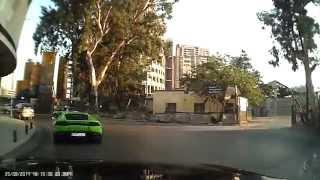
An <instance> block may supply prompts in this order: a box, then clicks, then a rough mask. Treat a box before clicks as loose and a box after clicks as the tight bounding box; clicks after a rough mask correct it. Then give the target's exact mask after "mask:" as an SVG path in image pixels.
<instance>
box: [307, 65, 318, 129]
mask: <svg viewBox="0 0 320 180" xmlns="http://www.w3.org/2000/svg"><path fill="white" fill-rule="evenodd" d="M304 69H305V78H306V120H307V121H309V122H312V124H314V125H316V124H315V123H316V121H317V119H316V114H315V112H317V109H316V108H317V107H316V102H315V94H314V87H313V84H312V77H311V74H312V71H311V68H310V66H309V63H305V64H304Z"/></svg>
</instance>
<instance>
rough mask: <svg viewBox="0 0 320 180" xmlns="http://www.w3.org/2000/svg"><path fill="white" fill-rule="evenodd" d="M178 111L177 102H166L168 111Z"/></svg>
mask: <svg viewBox="0 0 320 180" xmlns="http://www.w3.org/2000/svg"><path fill="white" fill-rule="evenodd" d="M175 112H177V104H176V103H166V113H175Z"/></svg>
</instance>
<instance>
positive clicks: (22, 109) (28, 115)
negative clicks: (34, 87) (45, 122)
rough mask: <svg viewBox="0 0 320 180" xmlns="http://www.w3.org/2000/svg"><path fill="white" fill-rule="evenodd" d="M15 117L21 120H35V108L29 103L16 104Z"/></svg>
mask: <svg viewBox="0 0 320 180" xmlns="http://www.w3.org/2000/svg"><path fill="white" fill-rule="evenodd" d="M13 112H14V113H13V115H14V118H17V119H21V120H33V119H34V109H33V107H32V105H31V104H29V103H19V104H17V105H16V106H15V109H14V111H13Z"/></svg>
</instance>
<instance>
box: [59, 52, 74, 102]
mask: <svg viewBox="0 0 320 180" xmlns="http://www.w3.org/2000/svg"><path fill="white" fill-rule="evenodd" d="M72 84H73V81H72V61H70V60H69V61H68V60H67V59H65V58H61V59H60V62H59V69H58V82H57V98H59V99H70V98H71V95H72Z"/></svg>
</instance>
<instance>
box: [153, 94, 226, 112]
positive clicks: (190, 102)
mask: <svg viewBox="0 0 320 180" xmlns="http://www.w3.org/2000/svg"><path fill="white" fill-rule="evenodd" d="M204 101H205V98H204V97H200V96H198V95H197V94H196V93H194V92H189V93H185V91H184V90H172V91H156V92H155V93H154V94H153V114H157V113H179V112H186V113H208V112H217V113H218V112H221V111H222V105H221V104H220V103H219V102H216V103H212V102H210V101H207V102H206V103H204Z"/></svg>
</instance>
